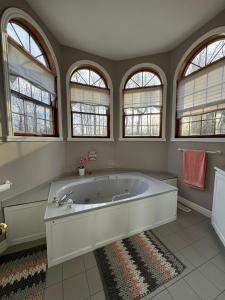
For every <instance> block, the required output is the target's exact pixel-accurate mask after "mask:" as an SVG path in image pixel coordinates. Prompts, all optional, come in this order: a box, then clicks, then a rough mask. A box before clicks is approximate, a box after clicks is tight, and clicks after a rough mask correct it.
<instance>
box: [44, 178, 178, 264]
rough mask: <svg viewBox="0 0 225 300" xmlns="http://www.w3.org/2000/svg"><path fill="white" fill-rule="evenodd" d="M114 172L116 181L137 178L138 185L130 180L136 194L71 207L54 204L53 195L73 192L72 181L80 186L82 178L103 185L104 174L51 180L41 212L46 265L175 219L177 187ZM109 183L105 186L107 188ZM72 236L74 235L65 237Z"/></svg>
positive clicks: (89, 183)
mask: <svg viewBox="0 0 225 300" xmlns="http://www.w3.org/2000/svg"><path fill="white" fill-rule="evenodd" d="M134 174H135V173H134ZM117 176H118V177H119V179H120V180H119V182H123V181H124V179H125V181H126V180H128V179H129V180H130V181H132V180H133V179H135V178H138V179H139V183H140V184H141V186H138V182H136V183H135V182H134V183H135V184H131V186H133V185H134V186H136V187H137V191H136V192H137V195H136V193H135V191H133V193H132V192H131V195H130V196H127V198H126V197H125V198H124V199H121V200H119V199H118V200H117V201H113V198H111V199H112V200H111V199H110V200H109V199H108V198H107V196H106V195H105V198H104V197H103V198H101V197H100V198H101V201H104V199H105V202H103V203H101V201H100V203H99V204H96V203H95V202H94V204H85V203H83V204H75V205H72V208H68V206H67V204H66V203H65V204H64V205H62V206H60V207H57V206H56V203H54V202H52V201H54V196H56V197H57V198H58V197H59V198H62V196H63V195H65V194H66V193H67V192H68V191H69V190H72V191H74V194H76V193H75V189H74V187H73V186H74V184H77V187H78V188H79V186H80V188H82V186H81V185H82V183H83V184H84V182H85V183H86V186H87V188H88V186H90V185H91V182H93V181H94V182H95V181H96V180H100V185H102V186H105V185H106V179H104V178H102V177H107V176H102V177H94V178H89V179H80V180H77V181H74V180H70V181H61V182H60V181H59V182H55V183H53V184H52V188H51V190H50V194H49V200H48V206H47V210H46V214H45V221H46V237H47V249H48V265H49V267H51V266H54V265H57V264H59V263H61V262H64V261H67V260H69V259H71V258H74V257H77V256H79V255H82V254H84V253H87V252H89V251H91V250H94V249H96V248H98V247H101V246H104V245H106V244H109V243H111V242H113V241H115V240H118V239H122V238H125V237H127V236H130V235H133V234H136V233H139V232H142V231H144V230H148V229H151V228H154V227H156V226H159V225H162V224H166V223H168V222H171V221H174V220H175V219H176V211H177V190H176V188H175V187H172V186H169V185H167V184H165V183H162V182H160V181H158V180H153V179H151V177H148V176H144V175H141V174H138V175H133V174H132V173H131V174H129V173H127V174H122V175H117ZM114 177H115V176H114V175H113V176H110V178H109V180H110V182H111V185H113V184H114V183H113V178H114ZM132 178H133V179H132ZM125 181H124V183H125ZM101 183H102V184H101ZM143 183H147V187H145V186H143ZM123 186H124V184H123ZM128 186H129V184H128ZM110 187H111V186H109V187H107V192H108V190H110ZM92 189H93V193H92V194H94V192H95V190H96V189H95V187H94V186H93V187H92ZM114 189H116V187H114ZM107 192H106V191H105V193H107ZM114 192H116V190H115V191H114ZM133 194H134V195H133ZM65 232H66V234H65ZM74 236H76V239H73V238H68V237H74Z"/></svg>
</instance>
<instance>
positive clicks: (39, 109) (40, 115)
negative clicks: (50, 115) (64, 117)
mask: <svg viewBox="0 0 225 300" xmlns="http://www.w3.org/2000/svg"><path fill="white" fill-rule="evenodd" d="M36 114H37V118H40V119H45V108H44V107H43V106H39V105H37V106H36Z"/></svg>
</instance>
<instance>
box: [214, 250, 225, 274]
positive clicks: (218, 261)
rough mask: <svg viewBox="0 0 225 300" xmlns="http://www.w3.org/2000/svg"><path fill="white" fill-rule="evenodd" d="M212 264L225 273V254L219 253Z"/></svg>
mask: <svg viewBox="0 0 225 300" xmlns="http://www.w3.org/2000/svg"><path fill="white" fill-rule="evenodd" d="M211 262H212V263H213V264H215V265H216V266H217V267H218V268H219V269H220V270H221V271H223V272H225V254H223V253H219V254H218V255H217V256H216V257H214V258H213V259H212V260H211Z"/></svg>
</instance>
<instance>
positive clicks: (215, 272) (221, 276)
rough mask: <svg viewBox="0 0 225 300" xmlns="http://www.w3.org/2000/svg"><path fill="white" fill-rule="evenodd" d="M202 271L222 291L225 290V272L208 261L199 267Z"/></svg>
mask: <svg viewBox="0 0 225 300" xmlns="http://www.w3.org/2000/svg"><path fill="white" fill-rule="evenodd" d="M199 270H200V272H201V273H202V274H203V275H204V276H205V277H206V278H207V279H208V280H209V281H211V282H212V283H213V284H214V285H215V286H216V287H217V288H218V289H219V290H220V291H221V292H222V291H224V290H225V273H224V272H222V271H221V270H220V269H218V268H217V267H216V265H214V264H213V263H212V262H210V261H209V262H207V263H205V264H204V265H202V266H201V267H200V268H199Z"/></svg>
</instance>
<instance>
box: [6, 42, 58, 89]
mask: <svg viewBox="0 0 225 300" xmlns="http://www.w3.org/2000/svg"><path fill="white" fill-rule="evenodd" d="M8 63H9V71H10V74H12V75H18V76H21V77H23V78H25V79H27V80H29V81H31V82H32V83H34V84H35V85H38V86H39V87H41V88H43V89H45V90H47V91H48V92H50V93H53V94H54V93H55V78H54V76H53V75H52V74H51V73H50V72H48V71H47V70H45V69H44V68H42V67H41V66H39V65H38V64H36V63H35V62H33V61H32V60H31V59H29V57H28V56H26V55H25V54H24V53H22V52H21V51H19V50H18V49H17V48H16V47H14V46H13V45H11V44H10V43H8Z"/></svg>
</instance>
